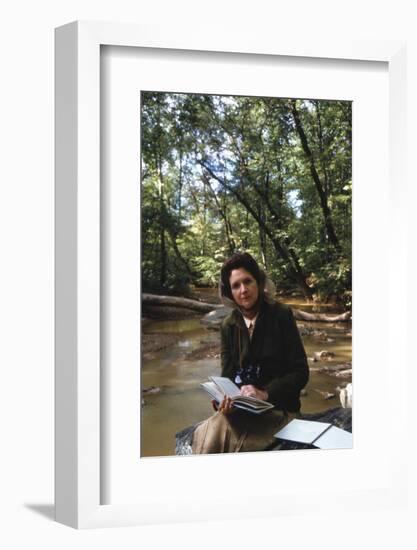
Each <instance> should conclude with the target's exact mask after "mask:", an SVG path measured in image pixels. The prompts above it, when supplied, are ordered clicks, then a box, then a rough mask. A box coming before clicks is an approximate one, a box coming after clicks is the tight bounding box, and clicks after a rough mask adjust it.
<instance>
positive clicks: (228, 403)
mask: <svg viewBox="0 0 417 550" xmlns="http://www.w3.org/2000/svg"><path fill="white" fill-rule="evenodd" d="M217 410H218V412H221V413H222V414H230V413H231V412H232V411H233V403H232V400H231V399H230V397H225V398H224V399H223V401H222V402H221V403H219V405H218V408H217Z"/></svg>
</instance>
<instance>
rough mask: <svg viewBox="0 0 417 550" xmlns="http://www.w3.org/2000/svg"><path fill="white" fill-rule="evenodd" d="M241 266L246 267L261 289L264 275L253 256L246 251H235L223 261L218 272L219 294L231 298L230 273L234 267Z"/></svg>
mask: <svg viewBox="0 0 417 550" xmlns="http://www.w3.org/2000/svg"><path fill="white" fill-rule="evenodd" d="M241 268H243V269H246V271H248V272H249V273H250V274H251V275H252V277H253V278H254V279H255V280H256V282H257V283H258V287H259V289H260V290H261V289H262V286H263V285H262V283H263V282H264V281H262V279H264V276H263V273H262V272H261V270H260V269H259V266H258V264H257V262H256V260H255V258H253V257H252V256H251V255H250V254H249V253H248V252H235V254H233V255H232V256H231V257H230V258H229V259H228V260H226V261H225V262H224V264H223V267H222V269H221V272H220V282H221V294H222V295H223V296H225V297H226V298H230V299H231V300H233V297H232V289H231V288H230V274H231V272H232V271H233V270H234V269H241Z"/></svg>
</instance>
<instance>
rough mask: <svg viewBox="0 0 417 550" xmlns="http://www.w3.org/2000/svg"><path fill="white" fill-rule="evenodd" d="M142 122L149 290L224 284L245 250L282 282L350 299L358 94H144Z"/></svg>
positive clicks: (144, 275)
mask: <svg viewBox="0 0 417 550" xmlns="http://www.w3.org/2000/svg"><path fill="white" fill-rule="evenodd" d="M141 122H142V125H141V130H142V159H141V160H142V183H141V185H142V195H141V198H142V201H141V202H142V243H143V246H142V279H143V288H144V289H153V290H166V291H172V292H175V291H179V290H180V289H184V287H185V286H187V285H188V284H189V283H193V284H199V285H216V284H217V279H218V274H219V270H220V267H221V264H222V263H223V261H224V260H225V258H227V257H228V256H229V255H230V254H231V253H232V252H233V251H235V250H237V249H245V250H248V251H250V252H251V253H253V255H254V256H255V257H256V258H257V259H258V261H259V262H260V264H261V265H263V266H264V267H265V268H266V269H267V271H268V273H269V274H270V275H271V276H272V277H273V279H274V281H275V282H276V284H277V286H278V287H281V288H285V289H288V290H294V289H295V288H297V287H298V288H299V289H301V290H302V291H303V292H304V293H309V292H311V294H312V293H313V292H315V293H318V294H319V295H320V296H321V297H322V298H323V299H326V298H327V297H330V296H337V297H338V298H339V299H341V300H343V301H344V302H345V303H347V301H348V299H349V296H350V292H351V290H350V289H351V196H352V174H351V104H350V103H349V102H342V101H318V100H296V101H294V100H288V99H278V98H256V97H232V96H227V97H226V96H208V95H205V96H203V95H197V94H175V93H158V92H143V93H142V110H141ZM303 281H305V283H303ZM309 286H310V287H311V291H310V288H309Z"/></svg>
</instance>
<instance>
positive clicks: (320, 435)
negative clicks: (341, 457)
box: [274, 418, 353, 449]
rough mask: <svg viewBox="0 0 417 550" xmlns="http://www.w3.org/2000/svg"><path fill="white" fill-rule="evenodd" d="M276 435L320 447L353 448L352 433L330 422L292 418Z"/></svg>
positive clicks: (279, 437) (287, 439)
mask: <svg viewBox="0 0 417 550" xmlns="http://www.w3.org/2000/svg"><path fill="white" fill-rule="evenodd" d="M274 437H276V438H278V439H285V440H286V441H296V442H297V443H308V444H309V445H313V446H314V447H318V448H319V449H351V448H352V447H353V445H352V434H351V433H350V432H347V431H346V430H342V429H341V428H338V427H337V426H333V425H332V424H329V423H328V422H316V421H314V420H301V419H298V418H295V419H294V420H291V422H289V423H288V424H287V425H286V426H284V428H282V430H280V431H279V432H277V433H276V434H275V435H274Z"/></svg>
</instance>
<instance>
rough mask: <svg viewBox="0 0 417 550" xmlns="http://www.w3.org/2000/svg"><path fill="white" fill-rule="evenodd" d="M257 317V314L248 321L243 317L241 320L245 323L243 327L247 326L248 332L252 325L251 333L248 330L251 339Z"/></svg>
mask: <svg viewBox="0 0 417 550" xmlns="http://www.w3.org/2000/svg"><path fill="white" fill-rule="evenodd" d="M258 315H259V313H257V314H256V315H255V317H253V318H252V319H248V318H247V317H245V316H244V315H243V320H244V321H245V325H246V326H247V329H248V330H249V327H250V325H251V324H252V332H251V331H250V330H249V336H250V338H252V334H253V331H254V330H255V324H256V319H257V318H258Z"/></svg>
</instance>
